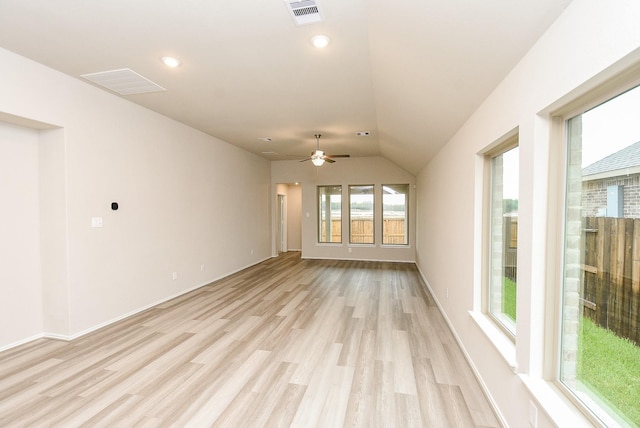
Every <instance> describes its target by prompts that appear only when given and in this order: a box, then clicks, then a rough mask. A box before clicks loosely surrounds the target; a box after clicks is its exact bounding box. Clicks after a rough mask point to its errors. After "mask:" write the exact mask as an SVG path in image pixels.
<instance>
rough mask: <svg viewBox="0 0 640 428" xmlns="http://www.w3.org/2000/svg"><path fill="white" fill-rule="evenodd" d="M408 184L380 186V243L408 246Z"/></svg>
mask: <svg viewBox="0 0 640 428" xmlns="http://www.w3.org/2000/svg"><path fill="white" fill-rule="evenodd" d="M408 201H409V185H408V184H383V185H382V243H383V244H408V243H409V241H408V234H407V227H408V223H409V221H408V220H409V219H408V217H407V204H408Z"/></svg>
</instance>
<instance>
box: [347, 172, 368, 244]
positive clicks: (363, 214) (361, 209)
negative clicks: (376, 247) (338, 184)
mask: <svg viewBox="0 0 640 428" xmlns="http://www.w3.org/2000/svg"><path fill="white" fill-rule="evenodd" d="M373 196H374V195H373V185H367V186H349V242H350V243H352V244H373V243H374V227H373V224H374V221H373Z"/></svg>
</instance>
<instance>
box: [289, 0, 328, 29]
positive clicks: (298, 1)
mask: <svg viewBox="0 0 640 428" xmlns="http://www.w3.org/2000/svg"><path fill="white" fill-rule="evenodd" d="M285 3H286V5H287V9H288V10H289V13H291V17H292V18H293V22H294V23H295V24H296V25H306V24H313V23H315V22H322V20H323V19H322V15H321V14H320V9H319V8H318V3H317V2H316V1H315V0H285Z"/></svg>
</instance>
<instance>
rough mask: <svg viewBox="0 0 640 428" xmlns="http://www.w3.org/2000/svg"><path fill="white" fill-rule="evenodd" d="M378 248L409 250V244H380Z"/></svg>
mask: <svg viewBox="0 0 640 428" xmlns="http://www.w3.org/2000/svg"><path fill="white" fill-rule="evenodd" d="M380 248H411V246H410V245H409V244H382V245H380Z"/></svg>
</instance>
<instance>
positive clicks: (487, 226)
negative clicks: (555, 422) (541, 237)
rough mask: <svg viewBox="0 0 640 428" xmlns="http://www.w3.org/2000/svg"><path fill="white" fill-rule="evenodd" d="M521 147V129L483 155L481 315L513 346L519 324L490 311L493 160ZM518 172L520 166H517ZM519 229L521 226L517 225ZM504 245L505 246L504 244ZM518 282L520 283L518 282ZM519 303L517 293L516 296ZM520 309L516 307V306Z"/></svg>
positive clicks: (486, 150) (500, 140) (495, 143)
mask: <svg viewBox="0 0 640 428" xmlns="http://www.w3.org/2000/svg"><path fill="white" fill-rule="evenodd" d="M516 147H519V129H518V128H515V129H513V130H512V131H510V132H508V133H507V134H506V135H504V136H503V137H502V138H500V139H498V140H497V141H495V142H494V143H493V144H491V145H490V146H489V147H487V148H486V149H485V150H484V151H483V152H481V153H480V155H481V156H482V158H483V174H482V180H483V186H482V189H483V190H482V212H483V215H482V262H481V263H482V280H481V296H480V298H481V304H480V309H481V312H482V313H483V314H484V315H485V316H486V317H487V318H488V319H489V320H490V321H491V323H492V324H493V325H494V326H496V327H497V328H498V330H499V331H500V332H501V333H502V334H503V335H504V336H505V337H506V338H507V339H508V340H509V341H510V342H511V343H512V344H515V340H516V322H515V321H513V326H510V325H507V324H506V323H505V320H504V319H503V318H505V317H506V315H503V316H497V315H496V314H495V313H493V312H492V310H491V298H492V281H491V276H492V260H493V257H492V239H493V234H492V221H493V209H492V202H493V164H492V163H493V162H492V161H493V159H494V158H495V157H497V156H500V155H502V154H504V153H506V152H508V151H510V150H511V149H514V148H516ZM518 173H519V165H518ZM518 227H519V226H518ZM503 246H504V243H503ZM516 283H517V281H516ZM516 302H517V294H516ZM516 306H517V304H516Z"/></svg>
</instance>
